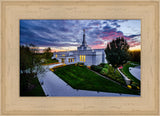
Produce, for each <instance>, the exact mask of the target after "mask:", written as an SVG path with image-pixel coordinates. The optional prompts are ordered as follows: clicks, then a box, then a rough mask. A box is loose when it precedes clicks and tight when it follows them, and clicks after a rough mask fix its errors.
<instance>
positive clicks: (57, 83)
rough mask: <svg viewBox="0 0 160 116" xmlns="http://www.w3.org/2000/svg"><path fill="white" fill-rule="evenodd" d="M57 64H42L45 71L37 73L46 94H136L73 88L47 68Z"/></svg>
mask: <svg viewBox="0 0 160 116" xmlns="http://www.w3.org/2000/svg"><path fill="white" fill-rule="evenodd" d="M57 65H61V64H55V65H49V66H43V67H44V68H46V69H45V70H46V71H45V72H43V73H42V74H38V79H39V81H40V83H41V82H43V85H41V86H42V88H43V90H44V92H45V94H46V95H47V96H136V95H128V94H118V93H108V92H96V91H87V90H76V89H73V88H72V87H71V86H69V85H68V84H67V83H66V82H64V81H63V80H61V79H60V78H59V77H58V76H57V75H56V74H54V73H53V72H52V71H50V70H49V68H52V67H54V66H57Z"/></svg>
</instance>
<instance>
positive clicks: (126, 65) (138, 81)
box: [121, 63, 140, 86]
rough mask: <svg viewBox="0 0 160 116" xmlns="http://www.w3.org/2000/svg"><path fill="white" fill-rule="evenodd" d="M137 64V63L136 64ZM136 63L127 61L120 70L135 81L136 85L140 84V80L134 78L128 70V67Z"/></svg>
mask: <svg viewBox="0 0 160 116" xmlns="http://www.w3.org/2000/svg"><path fill="white" fill-rule="evenodd" d="M137 65H138V64H137ZM137 65H133V64H130V63H127V64H125V65H124V66H123V69H121V71H122V72H123V74H124V75H126V76H127V77H128V78H129V79H131V80H132V81H133V82H135V83H136V84H137V85H138V86H140V80H138V79H137V78H135V77H134V76H133V75H132V74H131V73H130V72H129V67H135V66H137Z"/></svg>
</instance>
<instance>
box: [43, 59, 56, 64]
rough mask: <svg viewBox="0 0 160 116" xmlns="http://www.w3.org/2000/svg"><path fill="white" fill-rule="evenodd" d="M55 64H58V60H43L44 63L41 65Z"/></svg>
mask: <svg viewBox="0 0 160 116" xmlns="http://www.w3.org/2000/svg"><path fill="white" fill-rule="evenodd" d="M56 62H58V60H55V59H45V62H44V63H42V65H47V64H50V63H56Z"/></svg>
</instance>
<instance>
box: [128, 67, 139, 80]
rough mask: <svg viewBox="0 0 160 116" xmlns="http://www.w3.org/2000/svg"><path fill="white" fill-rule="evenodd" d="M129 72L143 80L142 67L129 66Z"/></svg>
mask: <svg viewBox="0 0 160 116" xmlns="http://www.w3.org/2000/svg"><path fill="white" fill-rule="evenodd" d="M129 72H130V73H131V74H132V75H133V76H134V77H136V78H137V79H139V80H141V67H140V66H136V67H129Z"/></svg>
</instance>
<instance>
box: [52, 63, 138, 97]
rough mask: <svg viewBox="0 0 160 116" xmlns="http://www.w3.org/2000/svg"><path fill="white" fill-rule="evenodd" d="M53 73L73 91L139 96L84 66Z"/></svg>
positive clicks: (63, 68)
mask: <svg viewBox="0 0 160 116" xmlns="http://www.w3.org/2000/svg"><path fill="white" fill-rule="evenodd" d="M54 73H55V74H56V75H57V76H59V77H60V78H61V79H63V80H64V81H65V82H66V83H68V84H69V85H70V86H71V87H72V88H74V89H81V90H92V91H103V92H112V93H126V94H139V92H138V91H134V90H131V89H128V88H125V87H122V86H121V85H118V84H116V83H114V82H112V81H110V80H108V79H105V78H103V77H101V76H99V75H97V74H96V73H94V72H92V71H90V70H89V69H87V68H86V67H85V66H82V67H80V66H75V65H67V66H64V67H60V68H57V69H56V70H55V71H54Z"/></svg>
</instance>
